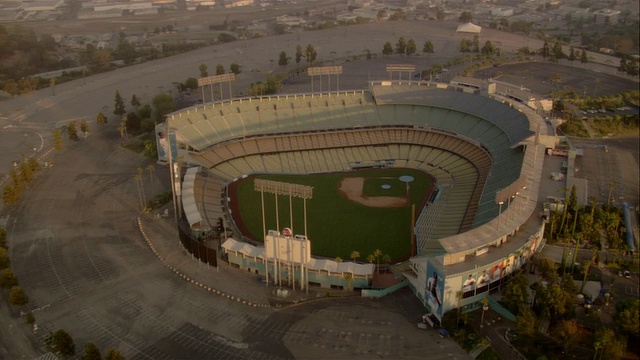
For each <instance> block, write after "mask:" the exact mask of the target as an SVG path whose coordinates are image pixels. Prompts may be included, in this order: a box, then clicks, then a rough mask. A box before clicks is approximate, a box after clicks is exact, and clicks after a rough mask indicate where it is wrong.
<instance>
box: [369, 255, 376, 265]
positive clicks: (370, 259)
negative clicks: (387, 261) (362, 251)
mask: <svg viewBox="0 0 640 360" xmlns="http://www.w3.org/2000/svg"><path fill="white" fill-rule="evenodd" d="M374 261H376V257H375V256H374V255H373V254H369V255H367V262H369V264H373V262H374Z"/></svg>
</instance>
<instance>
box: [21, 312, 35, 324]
mask: <svg viewBox="0 0 640 360" xmlns="http://www.w3.org/2000/svg"><path fill="white" fill-rule="evenodd" d="M24 317H25V321H26V322H27V324H29V325H31V326H33V324H35V323H36V317H35V316H34V315H33V312H31V311H29V312H27V313H26V314H25V315H24Z"/></svg>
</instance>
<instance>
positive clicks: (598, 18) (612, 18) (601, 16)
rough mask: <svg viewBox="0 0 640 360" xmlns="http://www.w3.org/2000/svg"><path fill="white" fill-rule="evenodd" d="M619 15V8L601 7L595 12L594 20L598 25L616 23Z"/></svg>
mask: <svg viewBox="0 0 640 360" xmlns="http://www.w3.org/2000/svg"><path fill="white" fill-rule="evenodd" d="M619 16H620V11H619V10H612V9H601V10H597V11H594V12H593V20H594V21H595V23H596V24H597V25H615V24H617V23H618V17H619Z"/></svg>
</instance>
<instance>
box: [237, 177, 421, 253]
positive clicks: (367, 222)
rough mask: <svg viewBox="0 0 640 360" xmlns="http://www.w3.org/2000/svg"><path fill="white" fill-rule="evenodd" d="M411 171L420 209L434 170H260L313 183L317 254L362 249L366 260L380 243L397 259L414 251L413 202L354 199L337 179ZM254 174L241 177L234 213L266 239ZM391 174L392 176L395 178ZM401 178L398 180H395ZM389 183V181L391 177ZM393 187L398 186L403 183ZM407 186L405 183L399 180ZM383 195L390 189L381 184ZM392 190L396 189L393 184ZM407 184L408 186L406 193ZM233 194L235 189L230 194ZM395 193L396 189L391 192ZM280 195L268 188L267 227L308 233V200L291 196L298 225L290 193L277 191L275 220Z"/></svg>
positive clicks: (311, 215) (311, 231)
mask: <svg viewBox="0 0 640 360" xmlns="http://www.w3.org/2000/svg"><path fill="white" fill-rule="evenodd" d="M401 175H411V176H413V177H414V179H415V180H414V181H413V182H411V187H410V198H411V203H412V204H415V205H416V214H418V212H419V210H420V207H421V206H422V204H423V203H424V201H425V199H427V198H428V195H429V194H428V192H430V190H431V188H432V184H433V180H432V178H431V176H429V175H428V174H426V173H423V172H421V171H417V170H411V169H375V170H361V171H354V172H347V173H333V174H317V175H260V176H258V177H259V178H261V179H269V180H276V181H283V182H290V183H296V184H302V185H308V186H313V187H314V189H313V198H312V199H309V200H307V236H308V238H309V240H311V246H312V248H311V251H312V254H313V255H318V256H327V257H336V256H339V257H341V258H343V259H345V260H346V259H349V258H350V255H351V252H352V251H354V250H356V251H359V252H360V254H361V258H360V259H359V261H366V257H367V255H368V254H371V253H373V251H374V250H375V249H380V250H381V251H382V253H383V254H387V255H389V256H390V257H391V259H393V260H398V259H403V258H407V257H409V256H410V255H411V205H409V206H406V207H402V208H372V207H368V206H364V205H360V204H357V203H354V202H352V201H350V200H347V198H346V197H344V196H343V195H341V194H340V192H339V191H338V184H339V182H340V180H341V179H343V178H345V177H366V178H369V179H367V180H366V181H365V183H366V182H369V181H370V180H371V178H382V177H385V178H395V179H397V178H398V177H399V176H401ZM254 179H255V177H249V178H247V179H243V180H239V182H238V184H237V187H236V194H235V199H233V200H232V201H236V202H237V204H238V205H239V208H238V210H237V211H236V212H237V213H235V214H234V217H235V219H236V222H237V223H238V224H239V225H240V226H241V227H244V228H245V229H246V231H248V233H249V236H250V237H252V238H254V239H256V240H262V239H263V238H264V235H263V234H264V233H263V230H262V212H261V198H260V193H259V192H257V191H255V190H254V181H253V180H254ZM390 180H391V179H390ZM394 181H396V182H397V183H400V182H399V181H398V180H394ZM385 183H389V181H386V182H385ZM397 183H396V184H395V185H393V184H392V188H394V187H396V188H399V187H400V186H399V184H397ZM400 184H401V186H402V187H404V183H400ZM380 185H381V184H380ZM378 188H379V190H376V191H378V193H379V194H380V195H387V196H389V193H387V192H386V191H387V190H384V189H381V188H380V187H378ZM389 190H391V189H389ZM404 193H405V190H404V188H403V190H402V195H404ZM230 195H231V196H232V198H233V197H234V195H233V194H230ZM391 196H394V195H391ZM275 198H276V196H275V195H273V194H264V206H265V209H266V210H265V214H266V215H265V223H266V229H267V230H275V229H276V228H279V229H280V230H282V228H284V227H291V228H293V230H294V233H295V234H304V233H305V231H304V211H303V200H302V199H296V198H294V199H292V200H291V209H292V213H293V225H292V224H291V219H290V210H289V208H290V202H289V197H288V196H284V195H280V196H278V212H279V214H280V216H279V224H278V225H279V226H276V216H275V214H276V211H275V209H276V200H275Z"/></svg>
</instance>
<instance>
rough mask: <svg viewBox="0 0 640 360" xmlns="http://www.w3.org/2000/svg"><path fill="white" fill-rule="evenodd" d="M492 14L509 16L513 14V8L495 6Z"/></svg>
mask: <svg viewBox="0 0 640 360" xmlns="http://www.w3.org/2000/svg"><path fill="white" fill-rule="evenodd" d="M490 14H491V16H496V17H508V16H511V15H513V9H511V8H504V7H499V8H493V9H491V11H490Z"/></svg>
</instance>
